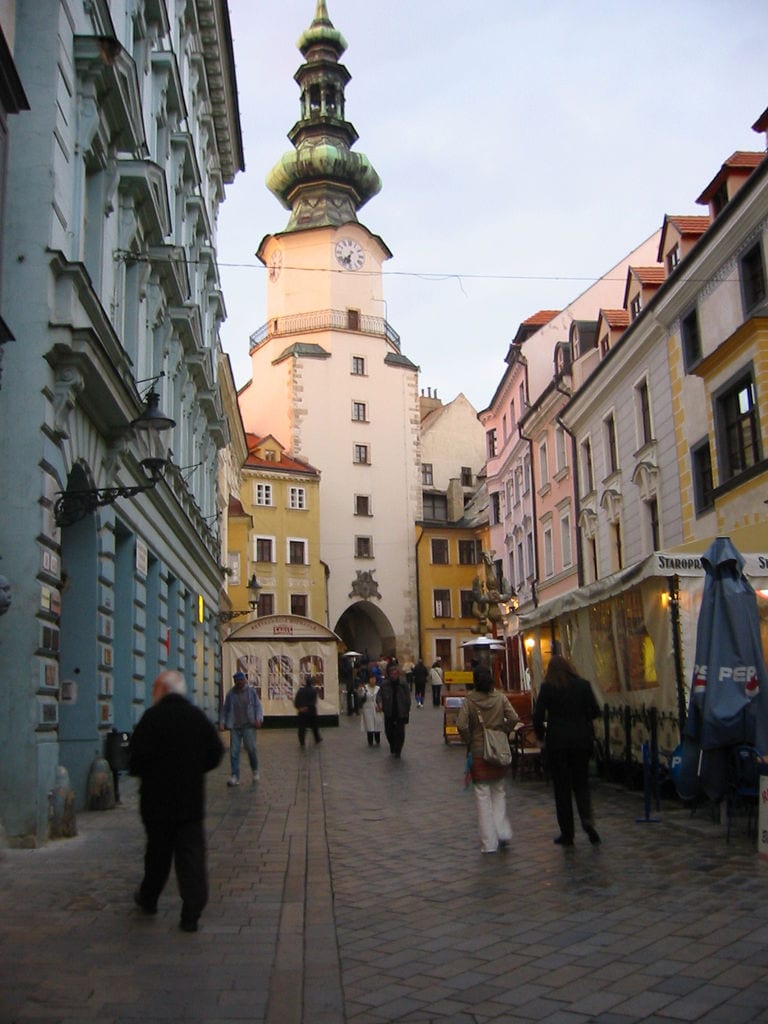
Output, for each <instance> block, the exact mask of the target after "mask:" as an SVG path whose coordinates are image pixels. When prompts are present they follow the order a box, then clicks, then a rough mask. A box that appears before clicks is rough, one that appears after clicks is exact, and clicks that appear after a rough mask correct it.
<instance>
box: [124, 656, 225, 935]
mask: <svg viewBox="0 0 768 1024" xmlns="http://www.w3.org/2000/svg"><path fill="white" fill-rule="evenodd" d="M223 754H224V747H223V745H222V742H221V740H220V739H219V734H218V732H217V731H216V728H215V726H214V725H213V723H212V722H211V721H210V720H209V719H208V718H207V717H206V716H205V715H204V714H203V712H202V711H201V710H200V709H199V708H196V707H195V706H194V705H193V704H191V703H190V702H189V700H187V697H186V684H185V682H184V677H183V676H182V675H181V673H180V672H173V671H167V672H161V673H160V675H159V676H158V677H157V679H156V680H155V682H154V685H153V688H152V707H151V708H148V709H147V710H146V711H145V712H144V714H143V715H142V717H141V720H140V721H139V724H138V725H137V726H136V728H135V730H134V732H133V736H132V737H131V748H130V758H129V770H130V773H131V775H138V776H139V777H140V778H141V796H140V802H139V810H140V813H141V820H142V821H143V823H144V829H145V831H146V834H147V845H146V849H145V853H144V878H143V880H142V883H141V885H140V886H139V888H138V890H137V891H136V893H135V894H134V902H135V903H136V905H137V906H138V907H139V908H140V909H141V910H142V911H143V912H144V913H145V914H156V913H157V901H158V899H159V897H160V893H161V892H162V891H163V888H164V887H165V883H166V882H167V881H168V875H169V874H170V871H171V864H172V863H174V864H175V867H176V879H177V882H178V885H179V893H180V895H181V901H182V907H181V920H180V921H179V927H180V928H181V929H182V931H185V932H196V931H197V927H198V920H199V918H200V914H201V913H202V911H203V907H204V906H205V905H206V903H207V902H208V872H207V870H206V865H205V830H204V827H203V819H204V817H205V782H204V776H205V773H206V772H209V771H211V769H213V768H215V767H216V766H217V765H218V764H219V762H220V761H221V758H222V756H223Z"/></svg>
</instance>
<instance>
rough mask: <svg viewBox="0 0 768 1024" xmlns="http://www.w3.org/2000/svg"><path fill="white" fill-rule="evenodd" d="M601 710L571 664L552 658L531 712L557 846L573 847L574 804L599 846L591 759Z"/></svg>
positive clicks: (584, 680)
mask: <svg viewBox="0 0 768 1024" xmlns="http://www.w3.org/2000/svg"><path fill="white" fill-rule="evenodd" d="M599 714H600V708H599V706H598V703H597V701H596V700H595V695H594V694H593V693H592V687H591V685H590V684H589V683H588V682H587V680H586V679H582V678H581V676H580V675H579V674H578V672H577V671H576V669H575V668H574V667H573V665H571V663H570V662H569V661H568V660H567V659H566V658H563V657H562V656H561V655H559V654H554V655H553V656H552V658H551V659H550V662H549V666H548V667H547V674H546V675H545V676H544V682H543V683H542V684H541V689H540V690H539V695H538V697H537V698H536V707H535V708H534V711H533V727H534V729H535V730H536V735H537V736H538V737H539V739H540V740H544V739H546V750H547V764H548V766H549V771H550V774H551V776H552V784H553V787H554V790H555V812H556V814H557V823H558V825H559V826H560V835H559V836H558V837H557V838H556V839H555V842H556V843H557V844H558V845H560V846H573V835H574V824H573V802H572V800H575V801H576V810H577V811H578V814H579V818H580V820H581V827H582V828H583V829H584V831H585V832H586V833H587V836H588V837H589V841H590V843H593V844H596V843H599V842H600V836H599V835H598V834H597V831H596V829H595V825H594V822H593V820H592V801H591V798H590V793H589V760H590V758H591V757H592V749H593V747H594V742H595V733H594V728H593V725H592V722H593V720H594V719H595V718H597V716H598V715H599Z"/></svg>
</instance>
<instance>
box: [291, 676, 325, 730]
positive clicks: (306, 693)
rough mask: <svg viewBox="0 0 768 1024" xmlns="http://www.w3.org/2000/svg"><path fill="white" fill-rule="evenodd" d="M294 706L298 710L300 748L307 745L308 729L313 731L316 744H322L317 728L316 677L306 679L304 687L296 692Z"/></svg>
mask: <svg viewBox="0 0 768 1024" xmlns="http://www.w3.org/2000/svg"><path fill="white" fill-rule="evenodd" d="M293 706H294V707H295V708H296V720H297V722H298V726H299V746H302V747H303V746H304V745H305V743H306V737H307V729H311V730H312V735H313V736H314V737H315V744H318V743H322V742H323V737H322V736H321V735H320V730H319V729H318V727H317V690H316V689H315V679H314V676H310V675H307V676H305V677H304V685H303V686H300V687H299V689H298V690H297V691H296V696H295V697H294V698H293Z"/></svg>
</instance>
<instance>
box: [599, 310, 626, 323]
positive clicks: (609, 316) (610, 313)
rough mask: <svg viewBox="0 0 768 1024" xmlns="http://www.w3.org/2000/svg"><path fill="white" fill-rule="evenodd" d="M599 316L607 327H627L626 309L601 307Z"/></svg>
mask: <svg viewBox="0 0 768 1024" xmlns="http://www.w3.org/2000/svg"><path fill="white" fill-rule="evenodd" d="M600 316H601V317H602V318H603V320H605V322H606V323H607V324H608V326H609V327H629V313H628V312H627V311H626V309H601V310H600Z"/></svg>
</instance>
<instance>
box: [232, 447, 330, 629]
mask: <svg viewBox="0 0 768 1024" xmlns="http://www.w3.org/2000/svg"><path fill="white" fill-rule="evenodd" d="M246 436H247V440H248V457H247V458H246V460H245V463H244V464H243V471H242V473H243V479H242V489H241V492H240V501H239V502H237V501H233V502H230V510H229V552H228V562H229V571H230V579H229V596H230V599H231V602H232V606H233V611H234V612H238V611H239V612H242V613H243V616H244V617H245V615H246V614H247V610H248V608H249V602H250V601H253V600H254V596H255V595H254V590H253V587H252V584H253V582H254V576H255V582H256V584H257V585H258V591H257V596H258V608H257V609H256V612H255V613H254V614H257V615H258V616H259V617H262V616H265V615H300V616H303V617H305V618H309V619H313V620H314V621H316V622H319V623H322V624H323V625H325V626H327V625H328V600H327V591H326V571H325V565H324V564H323V562H322V561H321V559H320V473H319V472H318V470H316V469H315V468H314V467H313V466H310V465H309V463H307V462H304V461H302V460H300V459H297V458H293V457H291V456H290V455H289V454H288V453H287V452H286V451H285V449H284V448H283V446H282V445H281V444H280V442H279V441H277V440H276V438H274V437H273V436H272V435H271V434H270V435H267V436H266V437H257V436H255V435H254V434H248V435H246ZM233 617H237V616H233Z"/></svg>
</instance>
